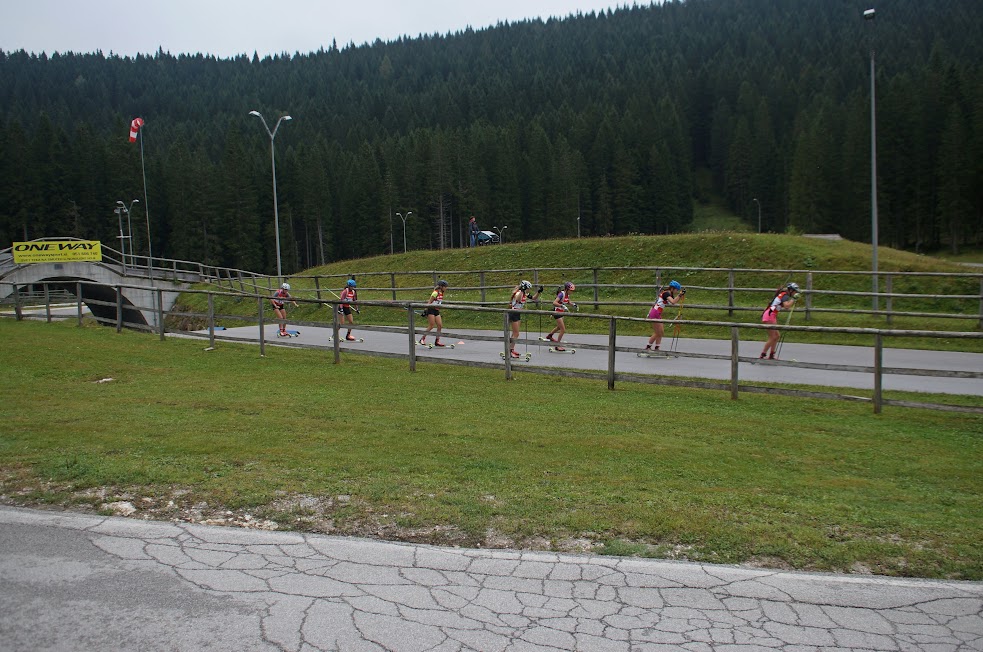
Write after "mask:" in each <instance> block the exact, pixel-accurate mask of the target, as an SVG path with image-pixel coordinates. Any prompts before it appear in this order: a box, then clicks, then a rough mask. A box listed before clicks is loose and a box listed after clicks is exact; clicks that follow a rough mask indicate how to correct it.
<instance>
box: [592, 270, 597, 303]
mask: <svg viewBox="0 0 983 652" xmlns="http://www.w3.org/2000/svg"><path fill="white" fill-rule="evenodd" d="M593 271H594V312H597V309H598V296H597V268H596V267H595V268H594V270H593Z"/></svg>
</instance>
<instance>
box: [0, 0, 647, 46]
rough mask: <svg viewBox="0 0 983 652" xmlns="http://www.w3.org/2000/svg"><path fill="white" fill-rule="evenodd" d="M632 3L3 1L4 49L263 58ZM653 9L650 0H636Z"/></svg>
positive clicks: (492, 0) (602, 0) (485, 0)
mask: <svg viewBox="0 0 983 652" xmlns="http://www.w3.org/2000/svg"><path fill="white" fill-rule="evenodd" d="M625 4H627V3H626V1H625V0H621V1H620V2H616V1H615V2H612V1H605V0H402V1H400V0H347V1H340V0H280V1H279V2H278V1H277V0H267V1H265V2H259V1H258V0H236V1H235V2H233V1H231V0H150V2H138V1H135V0H125V1H124V0H0V49H2V50H4V51H7V52H11V51H14V50H22V49H23V50H27V51H28V52H34V53H41V52H45V53H47V54H51V53H53V52H68V51H72V52H95V51H96V50H102V52H103V53H105V54H109V53H110V52H114V53H116V54H119V55H123V56H133V55H136V54H137V53H139V52H143V53H154V52H156V51H157V48H158V46H159V47H163V48H164V50H165V51H166V52H170V53H171V54H181V53H197V52H202V53H206V54H214V55H216V56H218V57H222V58H227V57H231V56H235V55H237V54H248V55H252V53H253V52H254V51H255V52H257V53H259V55H260V56H263V55H267V54H278V53H281V52H288V53H290V54H293V53H294V52H301V53H305V54H306V53H307V52H313V51H316V50H317V49H318V48H320V47H322V46H323V47H324V48H325V49H327V48H328V47H330V45H331V42H332V40H336V41H337V43H338V47H344V46H345V45H346V44H348V43H349V42H354V43H355V44H356V45H361V44H362V43H365V42H369V43H371V42H373V41H375V39H377V38H379V39H382V40H383V41H391V40H395V39H396V38H398V37H400V36H410V37H416V36H419V35H420V34H434V33H437V34H446V33H448V32H456V31H460V30H463V29H465V28H467V27H468V26H471V27H473V28H475V29H480V28H483V27H489V26H492V25H494V24H495V23H497V22H500V21H509V22H513V21H517V20H522V19H525V18H534V17H542V18H544V19H545V18H548V17H550V16H556V17H566V16H568V15H570V14H575V13H577V12H578V11H580V12H583V13H587V12H590V11H592V10H593V11H598V10H602V9H607V8H616V7H618V6H624V5H625ZM638 4H640V5H647V4H649V3H648V0H644V1H640V2H638Z"/></svg>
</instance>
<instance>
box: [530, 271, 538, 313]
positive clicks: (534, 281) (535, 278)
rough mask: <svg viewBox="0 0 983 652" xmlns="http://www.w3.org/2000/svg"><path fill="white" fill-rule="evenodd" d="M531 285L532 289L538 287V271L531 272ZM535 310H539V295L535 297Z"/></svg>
mask: <svg viewBox="0 0 983 652" xmlns="http://www.w3.org/2000/svg"><path fill="white" fill-rule="evenodd" d="M532 284H533V287H536V288H538V287H539V270H538V269H534V270H532ZM536 310H539V295H538V294H537V296H536Z"/></svg>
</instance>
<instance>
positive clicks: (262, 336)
mask: <svg viewBox="0 0 983 652" xmlns="http://www.w3.org/2000/svg"><path fill="white" fill-rule="evenodd" d="M256 303H257V304H258V305H259V357H261V358H262V357H265V356H266V333H265V332H264V331H265V330H266V329H265V327H264V319H263V306H265V305H266V302H265V301H263V297H256Z"/></svg>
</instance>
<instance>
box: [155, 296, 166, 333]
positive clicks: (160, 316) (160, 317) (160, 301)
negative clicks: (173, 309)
mask: <svg viewBox="0 0 983 652" xmlns="http://www.w3.org/2000/svg"><path fill="white" fill-rule="evenodd" d="M156 294H157V306H156V307H157V323H158V324H159V325H160V341H161V342H163V341H164V291H163V290H161V289H160V288H157V290H156Z"/></svg>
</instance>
